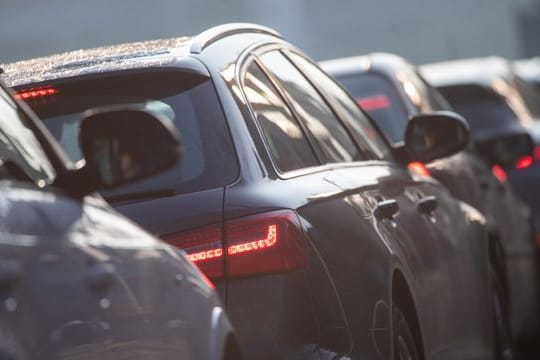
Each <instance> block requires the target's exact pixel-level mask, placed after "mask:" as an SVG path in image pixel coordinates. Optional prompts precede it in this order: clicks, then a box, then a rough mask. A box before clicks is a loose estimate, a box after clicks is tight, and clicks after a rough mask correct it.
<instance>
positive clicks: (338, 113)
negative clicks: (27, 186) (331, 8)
mask: <svg viewBox="0 0 540 360" xmlns="http://www.w3.org/2000/svg"><path fill="white" fill-rule="evenodd" d="M288 52H290V53H294V54H295V55H297V56H300V57H302V58H303V59H305V60H306V61H308V62H310V63H311V64H313V65H315V67H317V68H319V66H318V65H317V63H315V62H313V61H312V60H311V59H310V58H309V57H307V56H306V55H305V54H303V53H302V52H301V51H298V50H297V49H290V48H286V49H284V51H282V53H284V55H285V56H286V57H287V59H289V61H290V62H291V63H293V64H294V66H296V68H297V69H298V70H299V71H300V72H302V70H301V66H300V65H299V64H297V62H296V61H295V60H294V59H293V58H292V57H290V56H288V55H287V53H288ZM321 71H322V70H321ZM327 75H328V76H329V77H330V78H332V76H331V75H329V74H327ZM383 76H384V75H383ZM306 79H307V80H308V81H309V83H310V84H311V85H312V86H313V88H315V89H316V90H317V92H318V93H319V94H320V95H321V97H322V98H323V99H324V100H325V101H326V103H327V104H328V106H329V107H330V108H331V109H332V111H333V112H334V114H335V115H336V117H337V118H338V120H339V121H340V122H341V124H342V125H343V127H344V128H345V130H346V131H347V132H348V133H349V136H350V137H351V139H352V140H353V142H354V143H355V145H356V147H358V149H359V153H361V154H364V151H363V150H362V141H364V140H363V139H362V140H359V139H358V137H359V136H363V135H362V134H357V132H356V131H355V130H354V129H353V128H352V125H350V124H349V121H347V120H344V119H346V118H347V116H344V115H343V114H342V113H341V111H340V110H338V109H337V108H336V106H334V100H333V99H332V98H331V96H329V95H328V94H327V93H326V92H325V91H324V90H323V89H320V88H319V86H318V85H317V84H315V83H313V81H312V80H311V79H310V78H308V77H306ZM334 82H335V84H336V85H337V86H338V87H339V88H340V89H341V90H342V91H343V92H344V94H345V95H346V96H347V97H348V98H349V100H351V101H352V102H353V103H356V101H355V100H354V99H353V98H352V96H351V94H350V93H349V92H348V91H347V90H346V89H345V88H344V87H343V86H342V85H341V83H340V82H339V81H335V80H334ZM400 100H401V97H400ZM358 109H359V111H360V112H361V113H362V114H364V116H365V117H366V119H367V120H368V121H369V122H370V124H371V126H372V127H373V129H374V130H375V131H376V132H377V135H378V136H379V138H380V139H381V140H382V142H383V143H384V145H385V146H386V149H385V150H386V151H384V153H385V154H386V155H387V156H389V158H384V159H373V158H365V159H363V160H359V161H390V162H395V161H393V160H394V147H393V146H392V145H391V143H390V142H389V141H388V139H387V138H386V135H385V134H384V132H383V131H382V130H381V129H379V127H378V126H377V124H376V122H375V121H373V119H372V118H371V117H370V116H369V114H367V113H366V112H365V111H364V110H362V109H361V108H360V107H358ZM366 156H367V155H366Z"/></svg>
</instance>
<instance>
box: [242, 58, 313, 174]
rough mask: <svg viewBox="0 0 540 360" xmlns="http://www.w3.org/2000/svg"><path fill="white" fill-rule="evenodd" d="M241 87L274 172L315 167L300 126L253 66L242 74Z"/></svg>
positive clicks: (255, 65) (268, 83)
mask: <svg viewBox="0 0 540 360" xmlns="http://www.w3.org/2000/svg"><path fill="white" fill-rule="evenodd" d="M243 87H244V92H245V94H246V97H247V100H248V102H249V104H250V105H251V107H252V109H253V111H254V112H255V117H256V119H257V122H258V123H259V125H260V128H261V129H262V132H263V136H264V139H265V141H266V144H267V146H268V149H269V150H270V154H271V156H272V158H273V160H274V162H275V164H276V166H277V167H278V169H279V170H280V171H282V172H286V171H291V170H297V169H301V168H306V167H311V166H316V165H318V164H319V162H318V160H317V158H316V157H315V153H314V152H313V150H312V149H311V146H310V145H309V143H308V140H307V139H306V136H305V134H304V132H303V130H302V128H301V126H300V124H298V122H297V121H296V119H295V118H294V117H293V115H292V113H291V111H290V110H289V108H288V107H287V105H286V104H285V102H284V101H283V99H282V98H281V96H280V95H279V93H278V92H277V90H276V88H275V87H274V86H273V85H272V83H271V82H270V80H269V79H268V78H267V77H266V75H265V74H264V73H263V72H262V70H261V68H260V67H259V66H258V65H257V64H256V63H255V62H252V63H251V65H250V66H249V68H248V70H247V71H246V74H245V76H244V80H243Z"/></svg>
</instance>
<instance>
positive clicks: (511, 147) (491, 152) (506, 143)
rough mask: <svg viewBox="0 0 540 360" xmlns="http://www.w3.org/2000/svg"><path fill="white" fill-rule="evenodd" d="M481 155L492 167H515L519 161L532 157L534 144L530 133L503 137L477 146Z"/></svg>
mask: <svg viewBox="0 0 540 360" xmlns="http://www.w3.org/2000/svg"><path fill="white" fill-rule="evenodd" d="M477 148H478V152H479V153H480V155H481V156H482V157H483V158H484V159H486V160H487V161H488V162H490V163H491V164H492V165H493V164H497V165H501V166H513V165H514V164H515V163H516V162H517V161H518V159H520V158H522V157H524V156H532V154H533V151H534V142H533V139H532V137H531V135H529V134H528V133H522V134H513V135H508V136H503V137H499V138H495V139H491V140H487V141H482V142H480V143H478V144H477Z"/></svg>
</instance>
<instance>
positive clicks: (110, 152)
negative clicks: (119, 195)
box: [79, 105, 180, 192]
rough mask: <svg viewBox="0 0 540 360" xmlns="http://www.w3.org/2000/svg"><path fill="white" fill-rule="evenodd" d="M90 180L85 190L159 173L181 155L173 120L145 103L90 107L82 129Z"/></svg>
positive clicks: (86, 165)
mask: <svg viewBox="0 0 540 360" xmlns="http://www.w3.org/2000/svg"><path fill="white" fill-rule="evenodd" d="M79 145H80V147H81V151H82V153H83V155H84V158H85V161H86V164H85V165H84V167H83V168H82V169H81V170H83V171H84V173H85V176H86V179H85V180H84V181H85V182H89V184H88V185H87V186H86V187H87V189H85V190H86V192H90V191H94V190H97V189H106V188H112V187H115V186H119V185H122V184H126V183H128V182H132V181H135V180H140V179H143V178H146V177H149V176H151V175H154V174H156V173H159V172H161V171H163V170H165V169H167V168H169V167H171V166H173V165H174V164H176V162H177V161H178V159H179V158H180V140H179V136H178V133H177V131H176V128H175V127H174V126H173V124H172V121H171V120H170V119H168V118H167V116H166V115H165V114H163V113H157V112H156V113H154V112H150V111H148V110H146V109H144V107H143V106H139V105H129V106H124V105H122V106H112V107H103V108H95V109H91V110H88V111H87V112H85V114H84V118H83V120H82V122H81V128H80V133H79Z"/></svg>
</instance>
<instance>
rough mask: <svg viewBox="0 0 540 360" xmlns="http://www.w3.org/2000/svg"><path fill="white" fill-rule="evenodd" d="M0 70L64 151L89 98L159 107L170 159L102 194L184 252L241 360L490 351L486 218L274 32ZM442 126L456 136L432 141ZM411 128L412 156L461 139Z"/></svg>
mask: <svg viewBox="0 0 540 360" xmlns="http://www.w3.org/2000/svg"><path fill="white" fill-rule="evenodd" d="M4 69H5V74H4V75H3V77H4V79H5V80H6V81H7V82H8V83H9V84H10V85H12V86H14V87H15V89H16V91H17V94H18V96H19V97H21V98H22V99H25V100H26V102H27V103H28V104H29V106H31V107H32V108H33V109H34V110H35V111H37V113H38V114H39V115H40V116H41V117H42V120H43V121H44V124H45V126H46V127H47V128H48V129H49V130H50V131H51V132H52V133H53V134H54V135H55V136H56V138H57V139H59V141H60V143H61V144H62V146H63V148H64V149H66V151H67V152H68V153H69V155H70V157H71V159H72V160H73V161H80V160H83V158H84V157H83V156H82V154H81V153H80V151H79V149H78V148H77V147H76V146H74V141H75V139H77V137H78V136H79V135H78V134H79V132H80V130H79V118H80V116H81V113H83V112H84V111H85V110H86V109H87V108H89V107H95V106H108V105H109V104H110V103H114V104H132V105H137V106H142V107H144V108H148V109H153V110H154V111H159V112H163V113H165V114H168V117H169V118H171V119H174V120H173V123H174V125H175V126H176V127H177V128H178V129H179V131H180V133H182V134H183V139H184V141H183V144H184V156H183V161H182V163H181V164H179V165H178V166H176V167H175V168H173V169H172V170H170V171H168V172H166V173H163V174H162V175H159V176H155V177H152V178H150V179H148V180H145V181H142V182H139V183H137V184H133V185H129V186H125V187H121V188H118V189H115V190H114V191H103V192H102V195H103V196H104V197H105V199H106V200H107V201H109V202H110V203H111V204H112V205H113V207H115V208H116V209H117V210H118V211H119V212H121V213H123V214H125V215H127V216H128V217H130V218H131V219H132V220H134V221H135V222H137V223H139V224H140V225H142V226H143V227H145V228H146V229H147V230H148V231H150V232H152V233H154V234H156V235H159V236H160V237H162V238H163V239H164V240H165V241H167V242H168V243H170V244H173V245H176V246H179V247H181V248H183V249H185V250H186V251H187V252H188V254H189V257H190V259H191V260H192V261H194V262H195V263H196V264H197V265H198V266H199V267H200V268H201V270H203V271H204V272H205V274H206V275H208V277H209V278H210V279H211V280H212V281H213V282H214V283H215V285H216V289H217V290H218V292H219V294H220V295H221V297H222V299H224V301H225V306H226V310H227V313H228V315H229V317H230V319H231V322H232V325H233V326H234V328H235V329H236V333H237V335H238V341H239V343H240V350H241V351H242V354H243V355H244V356H245V357H246V358H248V359H312V358H318V359H321V358H322V359H329V358H332V359H375V358H387V359H390V358H411V359H423V358H434V357H438V358H448V359H456V358H460V359H465V358H475V359H492V358H493V357H494V353H495V338H494V333H495V332H496V331H495V330H501V329H502V330H505V329H506V328H505V327H504V326H502V327H496V326H495V322H496V321H498V322H503V323H504V319H505V318H504V316H502V315H501V312H500V311H498V310H500V308H499V307H497V305H498V304H499V303H500V301H502V298H501V296H500V283H499V281H498V278H497V277H496V276H495V274H494V272H493V270H491V269H490V265H489V250H488V239H487V231H486V224H485V218H484V217H483V216H482V214H481V213H480V212H478V211H477V210H476V209H474V208H473V207H471V206H469V205H467V204H466V203H464V202H461V201H459V200H457V199H455V198H454V197H453V196H451V194H450V193H449V192H448V191H447V190H446V188H444V187H443V186H441V185H440V184H439V183H438V182H437V181H435V180H433V179H431V178H426V177H419V176H416V175H414V174H411V173H410V172H409V171H408V170H407V168H406V166H405V164H403V163H400V162H398V161H397V160H396V159H395V154H394V151H393V149H392V148H391V147H389V146H388V144H387V142H386V140H385V139H384V138H383V137H382V136H381V134H380V133H379V132H378V130H377V129H376V128H375V127H374V126H373V124H372V123H371V121H370V120H369V119H368V118H367V117H366V116H365V114H364V113H362V112H361V110H360V109H359V108H358V107H357V106H356V104H355V102H354V101H353V100H352V99H351V98H350V96H349V94H348V93H347V92H345V91H344V90H343V89H342V88H341V87H340V86H339V85H338V84H337V83H336V82H334V81H333V80H332V79H331V78H330V77H329V76H328V75H326V74H325V73H324V72H323V71H322V70H320V68H319V67H318V66H317V64H316V63H315V62H313V60H311V59H310V58H309V57H307V55H305V54H304V53H303V52H302V51H301V50H300V49H298V48H296V47H294V46H293V45H291V44H290V43H288V42H287V41H286V40H284V39H283V37H282V36H281V35H280V34H279V33H277V32H275V31H274V30H272V29H269V28H266V27H262V26H259V25H254V24H225V25H221V26H217V27H214V28H211V29H208V30H206V31H204V32H202V33H201V34H198V35H196V36H193V37H180V38H174V39H166V40H155V41H148V42H140V43H131V44H123V45H118V46H112V47H103V48H98V49H89V50H83V51H77V52H71V53H65V54H59V55H56V56H52V57H45V58H38V59H32V60H28V61H22V62H18V63H14V64H7V65H5V66H4ZM36 92H37V93H36ZM42 92H44V94H43V95H42ZM441 126H442V127H444V128H445V129H447V130H448V131H450V132H453V133H454V135H455V136H445V138H444V140H443V139H442V138H441V136H442V135H443V134H441V133H440V132H439V131H438V129H439V128H440V127H441ZM408 130H409V133H408V134H409V135H408V136H407V138H406V144H405V145H404V146H405V148H406V149H408V150H409V151H410V154H411V156H412V157H414V158H416V157H418V158H421V159H424V160H426V161H428V160H431V159H434V158H438V157H444V156H447V155H450V154H452V153H455V152H457V151H459V150H460V149H462V148H464V147H465V146H466V144H467V140H468V134H469V130H468V127H467V124H466V122H465V121H464V120H463V119H462V118H461V117H459V116H457V115H451V114H436V115H432V116H419V117H417V118H415V119H412V120H411V121H410V123H409V126H408ZM445 135H446V134H445ZM146 151H147V152H148V154H150V155H152V154H153V152H154V149H153V148H146ZM497 334H498V335H499V337H500V339H501V340H505V339H507V337H505V334H506V332H504V331H498V332H497Z"/></svg>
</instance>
